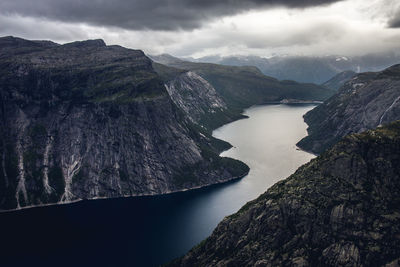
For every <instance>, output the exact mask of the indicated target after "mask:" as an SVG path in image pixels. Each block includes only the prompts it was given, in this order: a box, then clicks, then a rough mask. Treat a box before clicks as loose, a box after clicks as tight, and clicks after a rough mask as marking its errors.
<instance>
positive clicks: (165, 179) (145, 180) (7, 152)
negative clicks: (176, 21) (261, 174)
mask: <svg viewBox="0 0 400 267" xmlns="http://www.w3.org/2000/svg"><path fill="white" fill-rule="evenodd" d="M0 47H1V50H0V107H1V108H0V118H1V130H0V138H1V142H0V155H1V164H0V209H14V208H19V207H25V206H34V205H41V204H46V203H59V202H63V203H65V202H70V201H75V200H79V199H91V198H101V197H120V196H136V195H146V194H162V193H168V192H173V191H178V190H184V189H191V188H195V187H199V186H204V185H209V184H214V183H219V182H224V181H228V180H231V179H233V178H237V177H241V176H243V175H245V174H246V173H247V172H248V167H247V166H246V165H244V164H242V163H241V162H238V161H235V160H231V159H227V158H220V157H218V153H219V152H220V151H221V149H224V148H227V147H228V144H226V143H224V142H222V141H218V140H216V139H214V138H212V137H211V136H210V135H209V134H208V133H207V132H206V131H203V130H202V129H201V128H200V127H198V126H196V125H195V124H193V123H192V122H191V121H190V119H189V118H188V117H187V116H186V114H185V112H184V111H182V110H181V109H180V108H178V107H177V106H176V105H175V104H174V102H173V101H172V100H171V97H170V95H169V94H168V92H167V90H166V88H165V86H164V84H163V81H162V80H161V79H160V77H159V76H158V74H157V73H156V72H155V71H154V70H153V68H152V63H151V61H150V60H149V59H148V58H147V57H146V56H145V55H144V54H143V52H141V51H138V50H130V49H125V48H122V47H119V46H106V45H105V43H104V42H103V41H102V40H91V41H85V42H75V43H70V44H66V45H56V44H52V43H47V42H32V41H27V40H22V39H18V38H13V37H7V38H0ZM175 102H176V103H178V101H177V100H175ZM221 105H222V103H221Z"/></svg>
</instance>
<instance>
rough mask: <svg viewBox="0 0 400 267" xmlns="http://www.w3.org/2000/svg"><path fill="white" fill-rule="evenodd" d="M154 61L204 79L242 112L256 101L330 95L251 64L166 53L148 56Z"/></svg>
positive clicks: (331, 91)
mask: <svg viewBox="0 0 400 267" xmlns="http://www.w3.org/2000/svg"><path fill="white" fill-rule="evenodd" d="M151 58H152V59H153V60H154V61H155V62H159V63H161V64H165V65H168V66H169V67H173V68H176V69H180V70H185V71H191V72H194V73H196V74H197V75H199V76H201V77H202V78H203V79H205V80H206V81H207V82H208V83H209V84H210V85H211V86H212V87H214V88H215V91H216V92H217V93H218V94H219V95H220V97H221V98H222V99H223V100H224V101H225V103H226V104H227V106H228V108H229V109H230V110H231V111H233V112H235V111H238V113H239V114H240V112H241V111H242V109H243V108H247V107H249V106H252V105H256V104H265V103H268V102H279V101H281V100H283V99H296V100H305V101H322V100H325V99H327V98H328V97H330V96H331V95H333V94H334V91H333V90H330V89H328V88H326V87H323V86H319V85H315V84H304V83H297V82H294V81H279V80H277V79H275V78H272V77H268V76H265V75H264V74H262V73H261V71H260V70H259V69H258V68H256V67H252V66H242V67H238V66H224V65H218V64H208V63H195V62H188V61H183V60H180V59H178V58H174V57H172V56H170V55H161V56H151Z"/></svg>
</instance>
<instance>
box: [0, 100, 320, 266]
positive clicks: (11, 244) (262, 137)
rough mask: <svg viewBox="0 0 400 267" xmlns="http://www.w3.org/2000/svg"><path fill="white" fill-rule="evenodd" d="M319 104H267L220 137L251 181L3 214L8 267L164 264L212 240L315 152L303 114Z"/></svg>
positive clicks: (218, 132)
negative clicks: (306, 140)
mask: <svg viewBox="0 0 400 267" xmlns="http://www.w3.org/2000/svg"><path fill="white" fill-rule="evenodd" d="M313 107H314V106H313V105H266V106H257V107H253V108H250V109H248V110H246V111H245V115H247V116H249V119H244V120H239V121H236V122H233V123H231V124H228V125H225V126H223V127H221V128H219V129H217V130H216V131H214V136H215V137H218V138H220V139H223V140H226V141H228V142H230V143H231V144H232V145H233V146H234V147H233V148H232V149H230V150H228V151H225V152H224V153H223V154H222V155H223V156H229V157H233V158H236V159H239V160H242V161H244V162H245V163H246V164H248V165H249V167H250V173H249V175H248V176H246V177H245V178H243V179H241V180H238V181H235V182H230V183H227V184H223V185H217V186H212V187H207V188H203V189H199V190H194V191H187V192H182V193H176V194H170V195H164V196H157V197H138V198H122V199H111V200H96V201H82V202H79V203H74V204H70V205H62V206H50V207H40V208H33V209H27V210H21V211H16V212H11V213H3V214H0V227H1V232H2V234H1V243H2V247H1V248H0V255H1V258H0V266H157V265H159V264H161V263H164V262H166V261H169V260H171V259H173V258H175V257H177V256H180V255H182V254H184V253H185V252H186V251H188V250H189V249H190V248H191V247H193V246H194V245H196V244H197V243H199V242H200V241H201V240H203V239H204V238H206V237H207V236H208V235H210V233H211V232H212V230H213V229H214V228H215V226H216V225H217V224H218V222H219V221H221V220H222V218H223V217H225V216H227V215H229V214H232V213H234V212H236V211H237V210H238V209H239V208H240V207H241V206H242V205H244V204H245V203H246V202H247V201H249V200H252V199H254V198H256V197H257V196H258V195H260V194H261V193H263V192H264V191H266V189H267V188H268V187H270V186H271V185H273V184H274V183H275V182H277V181H279V180H281V179H284V178H286V177H287V176H289V175H290V174H291V173H293V172H294V171H295V170H296V169H297V168H298V167H299V166H300V165H302V164H303V163H306V162H308V161H309V160H310V159H311V158H313V155H311V154H308V153H306V152H303V151H300V150H297V149H296V146H295V144H296V142H297V141H299V140H300V139H301V138H302V137H304V136H305V135H306V125H305V124H304V122H303V119H302V115H303V114H305V113H306V112H307V111H308V110H310V109H312V108H313Z"/></svg>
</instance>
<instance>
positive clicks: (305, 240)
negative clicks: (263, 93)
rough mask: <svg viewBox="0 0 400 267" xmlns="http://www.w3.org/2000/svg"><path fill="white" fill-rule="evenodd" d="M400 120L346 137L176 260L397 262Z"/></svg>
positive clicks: (336, 263)
mask: <svg viewBox="0 0 400 267" xmlns="http://www.w3.org/2000/svg"><path fill="white" fill-rule="evenodd" d="M399 152H400V122H396V123H393V124H391V125H389V126H387V127H383V128H378V129H376V130H372V131H368V132H365V133H361V134H355V135H350V136H348V137H346V138H344V139H343V140H342V141H341V142H339V143H338V144H337V145H336V146H334V147H333V148H332V149H331V150H329V151H327V152H326V153H324V154H322V155H321V156H319V157H317V158H316V159H313V160H312V161H311V162H310V163H308V164H306V165H304V166H302V167H300V168H299V169H298V170H297V171H296V172H295V173H294V174H293V175H292V176H290V177H289V178H287V179H286V180H284V181H281V182H279V183H277V184H275V185H274V186H273V187H271V188H270V189H269V190H268V191H267V192H266V193H264V194H263V195H261V196H260V197H259V198H258V199H256V200H254V201H251V202H249V203H247V204H246V205H245V206H244V207H242V209H241V210H240V211H239V212H238V213H236V214H233V215H231V216H229V217H226V218H225V219H224V220H223V221H222V222H221V223H220V224H219V225H218V226H217V228H216V229H215V230H214V232H213V234H212V235H211V236H210V237H209V238H207V239H206V240H205V241H203V242H202V243H201V244H200V245H199V246H197V247H195V248H193V249H192V250H191V251H190V252H189V253H188V254H187V255H185V256H184V257H182V258H180V259H178V260H176V261H175V262H173V263H171V266H382V265H385V264H388V265H387V266H397V265H396V264H398V259H399V256H400V205H399V204H400V153H399Z"/></svg>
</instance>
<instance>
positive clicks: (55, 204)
mask: <svg viewBox="0 0 400 267" xmlns="http://www.w3.org/2000/svg"><path fill="white" fill-rule="evenodd" d="M318 103H322V102H319V101H304V102H292V103H289V102H282V101H279V102H278V101H276V102H265V103H262V104H255V105H252V106H250V107H248V108H245V109H243V111H242V113H241V115H243V116H244V117H242V118H238V119H236V120H234V121H230V122H227V123H226V124H224V125H222V126H219V127H218V128H216V129H213V130H212V133H213V132H214V131H215V130H217V129H219V128H221V127H224V126H225V125H228V124H230V123H233V122H236V121H239V120H243V119H249V117H248V116H247V115H245V112H246V110H248V109H251V108H253V107H257V106H264V105H277V104H278V105H290V104H318ZM212 133H211V136H212V137H214V135H213V134H212ZM214 138H216V137H214ZM217 139H218V138H217ZM219 140H221V139H219ZM222 141H224V140H222ZM225 142H227V141H225ZM228 143H229V142H228ZM229 144H230V143H229ZM230 145H231V147H230V148H228V149H225V150H223V151H221V152H220V153H219V156H220V157H221V154H222V153H223V152H225V151H228V150H230V149H231V148H232V147H233V146H232V144H230ZM296 149H298V150H301V151H304V152H306V153H309V154H312V155H314V156H318V155H316V154H314V153H313V152H310V151H306V150H304V149H302V148H300V147H299V146H297V145H296ZM241 162H242V161H241ZM243 163H244V162H243ZM245 164H246V163H245ZM249 172H250V169H249V171H248V172H247V173H246V174H243V175H240V176H235V177H232V178H230V179H228V180H226V181H221V182H217V183H212V184H207V185H200V186H195V187H191V188H185V189H180V190H174V191H166V192H165V193H158V194H137V195H125V196H116V197H94V198H87V199H75V200H72V201H69V202H57V203H46V204H39V205H30V206H24V207H20V208H16V209H10V210H0V214H4V213H11V212H18V211H23V210H27V209H35V208H44V207H50V206H58V205H60V206H61V205H72V204H76V203H79V202H82V201H95V200H105V199H124V198H138V197H157V196H163V195H171V194H179V193H183V192H188V191H196V190H200V189H204V188H207V187H212V186H218V185H221V184H225V183H229V182H234V181H237V180H240V179H242V178H244V177H245V176H247V175H248V174H249Z"/></svg>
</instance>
